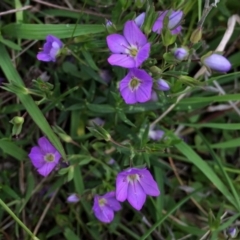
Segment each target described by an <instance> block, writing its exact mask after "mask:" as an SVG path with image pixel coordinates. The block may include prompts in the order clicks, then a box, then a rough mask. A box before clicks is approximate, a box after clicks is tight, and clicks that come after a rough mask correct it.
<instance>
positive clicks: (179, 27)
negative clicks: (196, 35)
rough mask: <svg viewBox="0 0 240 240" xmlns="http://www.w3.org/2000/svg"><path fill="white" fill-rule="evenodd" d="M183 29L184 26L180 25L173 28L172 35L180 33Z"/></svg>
mask: <svg viewBox="0 0 240 240" xmlns="http://www.w3.org/2000/svg"><path fill="white" fill-rule="evenodd" d="M181 31H182V26H178V27H176V28H175V29H173V30H171V33H172V35H176V34H179V33H180V32H181Z"/></svg>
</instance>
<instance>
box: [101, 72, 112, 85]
mask: <svg viewBox="0 0 240 240" xmlns="http://www.w3.org/2000/svg"><path fill="white" fill-rule="evenodd" d="M99 76H100V77H101V78H102V79H103V80H104V81H105V82H106V83H109V82H110V81H111V79H112V76H111V74H110V72H109V71H108V70H106V69H101V70H100V71H99Z"/></svg>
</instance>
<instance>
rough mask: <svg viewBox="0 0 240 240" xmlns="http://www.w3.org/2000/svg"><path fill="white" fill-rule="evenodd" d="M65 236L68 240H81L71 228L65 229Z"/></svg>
mask: <svg viewBox="0 0 240 240" xmlns="http://www.w3.org/2000/svg"><path fill="white" fill-rule="evenodd" d="M64 236H65V238H66V239H67V240H80V239H81V238H79V237H78V236H77V235H76V234H75V233H74V232H73V231H72V230H71V229H70V228H65V230H64Z"/></svg>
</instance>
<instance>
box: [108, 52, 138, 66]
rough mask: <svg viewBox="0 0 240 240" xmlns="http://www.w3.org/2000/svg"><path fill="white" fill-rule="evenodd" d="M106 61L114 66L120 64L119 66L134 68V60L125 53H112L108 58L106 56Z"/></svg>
mask: <svg viewBox="0 0 240 240" xmlns="http://www.w3.org/2000/svg"><path fill="white" fill-rule="evenodd" d="M108 62H109V63H110V64H111V65H115V66H120V67H124V68H134V67H135V60H134V59H133V58H132V57H130V56H128V55H125V54H112V55H111V56H110V57H109V58H108Z"/></svg>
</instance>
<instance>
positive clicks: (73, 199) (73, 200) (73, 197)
mask: <svg viewBox="0 0 240 240" xmlns="http://www.w3.org/2000/svg"><path fill="white" fill-rule="evenodd" d="M79 200H80V198H79V196H78V195H77V194H76V193H73V194H71V195H69V196H68V197H67V202H68V203H77V202H79Z"/></svg>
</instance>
